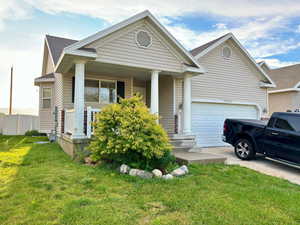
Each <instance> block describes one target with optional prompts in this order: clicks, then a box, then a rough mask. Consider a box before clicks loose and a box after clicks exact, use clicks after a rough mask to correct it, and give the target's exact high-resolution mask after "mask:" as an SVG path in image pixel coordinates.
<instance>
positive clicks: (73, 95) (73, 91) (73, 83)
mask: <svg viewBox="0 0 300 225" xmlns="http://www.w3.org/2000/svg"><path fill="white" fill-rule="evenodd" d="M74 98H75V77H72V103H74Z"/></svg>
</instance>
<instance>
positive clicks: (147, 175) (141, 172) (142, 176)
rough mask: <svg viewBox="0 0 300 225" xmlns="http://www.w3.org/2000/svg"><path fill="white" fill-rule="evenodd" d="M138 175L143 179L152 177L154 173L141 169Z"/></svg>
mask: <svg viewBox="0 0 300 225" xmlns="http://www.w3.org/2000/svg"><path fill="white" fill-rule="evenodd" d="M137 175H138V176H139V177H141V178H143V179H150V178H152V177H153V174H152V173H150V172H147V171H145V170H140V171H139V172H138V174H137Z"/></svg>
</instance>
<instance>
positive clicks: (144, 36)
mask: <svg viewBox="0 0 300 225" xmlns="http://www.w3.org/2000/svg"><path fill="white" fill-rule="evenodd" d="M135 38H136V43H137V45H138V46H139V47H142V48H148V47H150V45H151V44H152V38H151V36H150V35H149V33H148V32H147V31H143V30H140V31H138V32H137V33H136V37H135Z"/></svg>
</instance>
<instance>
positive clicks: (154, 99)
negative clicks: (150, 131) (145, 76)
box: [150, 70, 159, 115]
mask: <svg viewBox="0 0 300 225" xmlns="http://www.w3.org/2000/svg"><path fill="white" fill-rule="evenodd" d="M158 74H159V71H157V70H153V71H152V73H151V103H150V111H151V113H153V114H157V115H158V111H159V110H158V109H159V102H158V100H159V95H158V94H159V93H158Z"/></svg>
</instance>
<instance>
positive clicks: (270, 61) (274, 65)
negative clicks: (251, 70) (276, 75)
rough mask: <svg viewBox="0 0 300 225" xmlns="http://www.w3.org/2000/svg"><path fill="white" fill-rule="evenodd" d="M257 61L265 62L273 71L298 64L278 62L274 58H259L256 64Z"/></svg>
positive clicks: (296, 62)
mask: <svg viewBox="0 0 300 225" xmlns="http://www.w3.org/2000/svg"><path fill="white" fill-rule="evenodd" d="M259 61H265V62H266V63H267V64H268V66H270V67H271V68H273V69H275V68H279V67H284V66H290V65H293V64H298V63H300V62H299V61H280V60H279V59H275V58H267V59H266V58H264V59H263V58H259V59H257V62H259Z"/></svg>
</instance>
